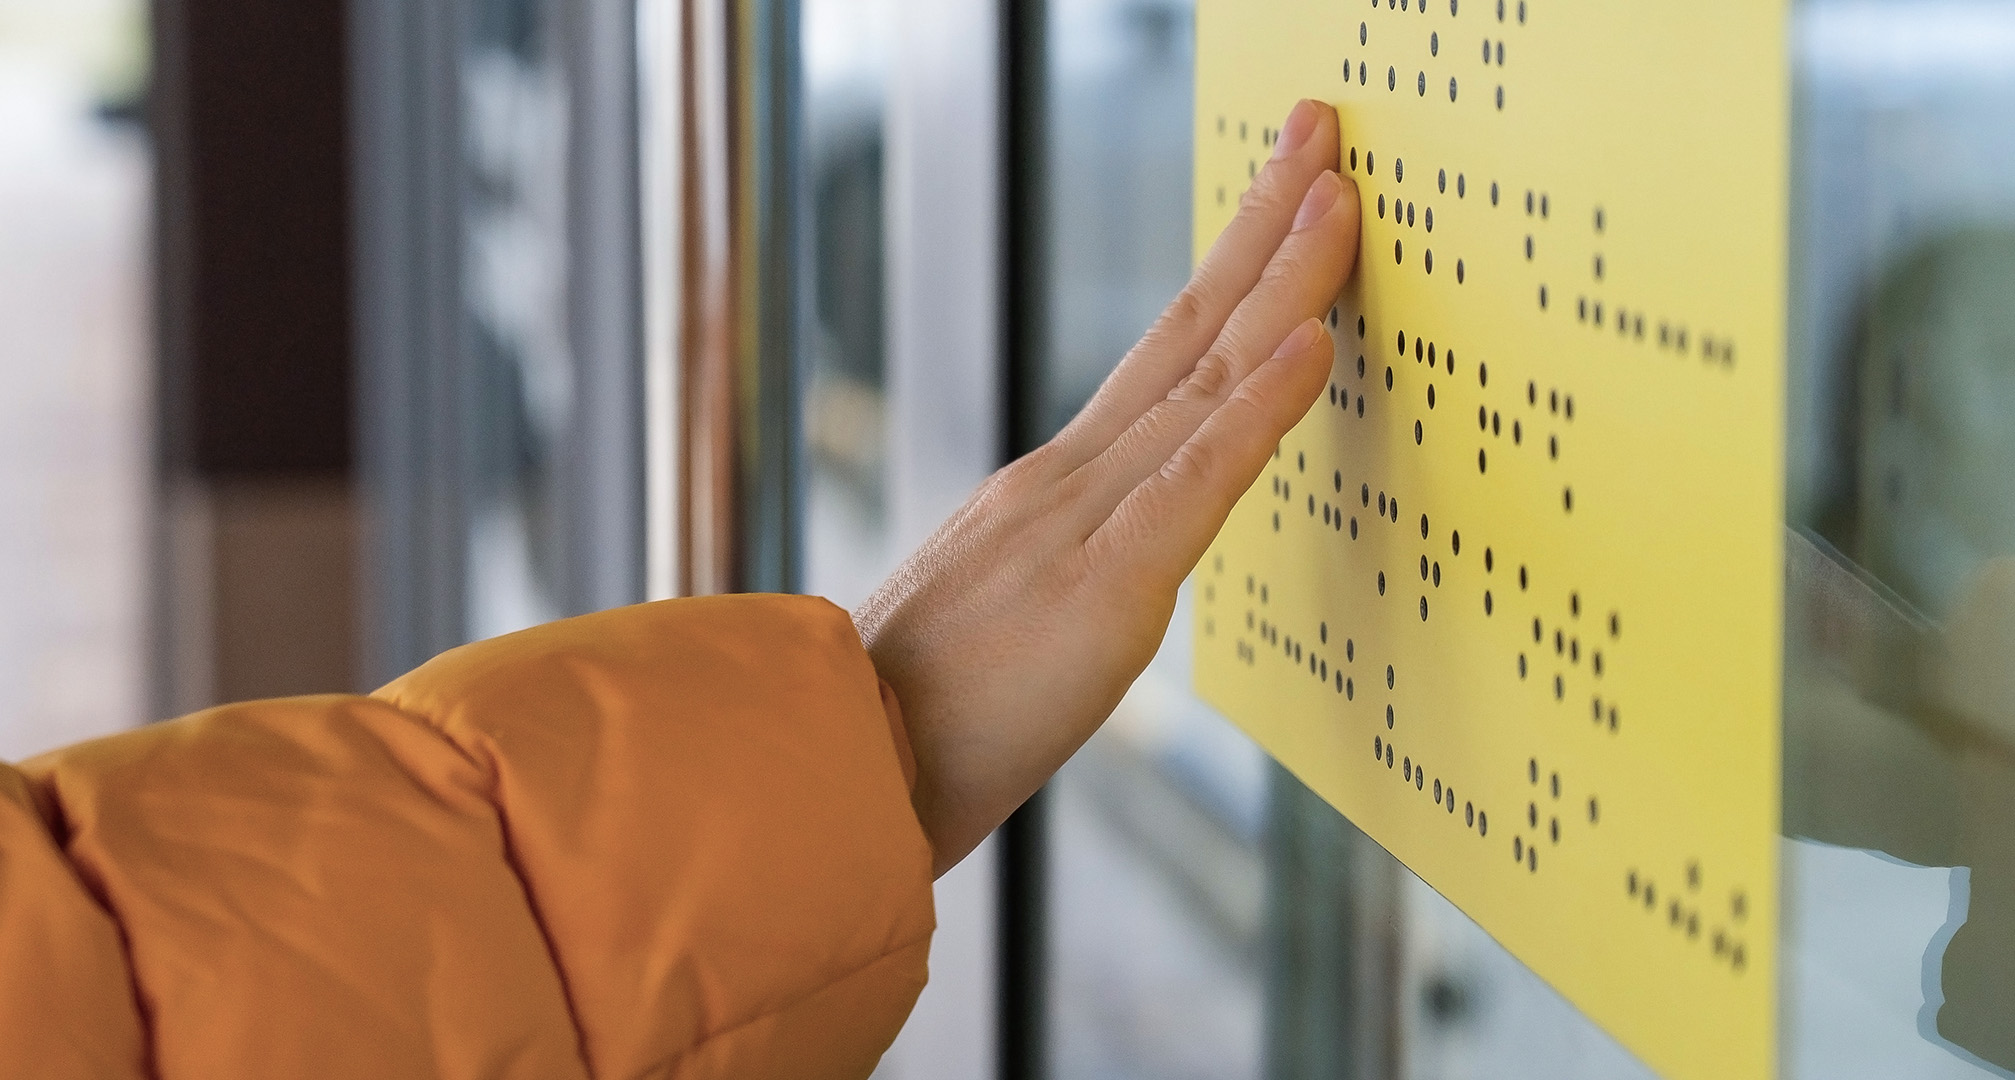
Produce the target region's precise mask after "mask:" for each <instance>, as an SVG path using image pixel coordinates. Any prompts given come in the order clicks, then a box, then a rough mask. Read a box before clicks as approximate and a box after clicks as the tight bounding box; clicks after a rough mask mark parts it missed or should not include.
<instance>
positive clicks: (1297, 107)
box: [1273, 98, 1317, 158]
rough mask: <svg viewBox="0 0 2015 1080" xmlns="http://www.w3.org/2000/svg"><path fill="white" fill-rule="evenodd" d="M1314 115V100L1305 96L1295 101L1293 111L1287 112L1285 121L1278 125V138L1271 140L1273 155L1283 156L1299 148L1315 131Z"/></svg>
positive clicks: (1315, 111)
mask: <svg viewBox="0 0 2015 1080" xmlns="http://www.w3.org/2000/svg"><path fill="white" fill-rule="evenodd" d="M1316 116H1317V109H1316V105H1315V102H1313V101H1310V100H1309V99H1307V98H1302V99H1301V100H1300V101H1297V102H1295V103H1294V109H1293V111H1291V112H1289V113H1288V114H1287V122H1286V123H1284V124H1282V125H1281V126H1280V138H1278V139H1275V140H1274V142H1273V156H1274V157H1277V158H1283V157H1286V156H1287V155H1289V154H1292V153H1294V152H1295V151H1296V150H1299V149H1301V147H1302V144H1303V143H1306V142H1307V141H1308V137H1309V135H1311V134H1313V133H1314V132H1315V120H1316Z"/></svg>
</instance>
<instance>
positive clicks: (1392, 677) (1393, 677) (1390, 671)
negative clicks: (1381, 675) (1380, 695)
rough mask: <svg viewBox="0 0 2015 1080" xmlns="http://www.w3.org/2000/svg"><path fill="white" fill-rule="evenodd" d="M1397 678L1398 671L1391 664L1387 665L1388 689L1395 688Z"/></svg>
mask: <svg viewBox="0 0 2015 1080" xmlns="http://www.w3.org/2000/svg"><path fill="white" fill-rule="evenodd" d="M1397 678H1398V672H1396V671H1395V670H1394V669H1393V666H1392V665H1391V664H1387V665H1385V688H1386V689H1387V690H1390V689H1392V688H1393V683H1394V681H1395V680H1396V679H1397Z"/></svg>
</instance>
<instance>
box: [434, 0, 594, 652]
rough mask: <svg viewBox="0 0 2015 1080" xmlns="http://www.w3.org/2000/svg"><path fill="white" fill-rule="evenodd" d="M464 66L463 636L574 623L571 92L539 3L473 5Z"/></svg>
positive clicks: (484, 0)
mask: <svg viewBox="0 0 2015 1080" xmlns="http://www.w3.org/2000/svg"><path fill="white" fill-rule="evenodd" d="M472 14H473V17H474V18H473V32H472V35H471V40H470V42H469V44H468V46H467V49H468V55H467V60H466V62H465V64H464V65H463V68H462V70H463V87H462V93H463V95H464V102H465V112H464V116H465V120H464V124H465V127H464V131H463V139H464V141H465V150H466V157H465V162H466V169H467V176H466V190H467V199H468V202H467V206H466V210H465V216H464V218H463V234H462V243H463V277H464V296H465V297H466V303H467V307H468V313H467V315H468V320H469V334H470V338H471V340H470V358H471V368H472V373H471V375H472V382H473V386H472V392H473V402H472V408H473V409H474V410H475V414H476V420H475V423H473V424H472V425H471V427H470V430H471V441H472V442H473V444H474V445H472V446H471V447H470V448H469V449H470V451H471V457H472V462H471V464H472V466H473V468H472V472H473V480H474V482H473V484H472V490H471V494H470V525H469V529H470V536H469V559H468V575H469V581H468V597H469V612H468V619H469V633H470V636H471V637H473V638H484V637H491V636H494V635H496V634H502V633H507V632H509V631H512V630H518V629H522V628H524V627H526V626H530V625H532V624H534V623H538V622H543V621H545V620H548V619H554V618H558V617H559V616H561V615H564V614H568V612H567V611H566V610H565V604H564V602H563V599H562V598H563V597H564V596H565V595H566V582H565V577H564V575H565V573H566V564H565V554H566V547H565V539H564V538H565V530H566V523H565V521H564V520H563V518H562V514H563V507H562V504H561V499H560V485H561V477H560V476H559V475H558V473H559V464H558V463H559V460H560V455H561V452H562V444H563V442H564V440H565V439H566V438H567V435H568V425H569V424H570V422H571V420H572V417H573V416H574V389H575V370H574V357H573V356H572V354H571V351H570V349H569V346H568V338H567V326H568V312H567V82H566V78H565V75H564V73H563V71H562V69H561V66H560V61H559V58H558V56H557V48H558V45H557V42H556V41H555V40H554V38H555V36H556V35H555V27H554V18H553V15H554V13H553V12H552V11H551V10H549V7H548V5H545V4H543V3H541V2H540V0H477V3H476V4H475V6H474V9H473V13H472Z"/></svg>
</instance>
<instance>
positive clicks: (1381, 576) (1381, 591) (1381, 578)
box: [1378, 570, 1385, 596]
mask: <svg viewBox="0 0 2015 1080" xmlns="http://www.w3.org/2000/svg"><path fill="white" fill-rule="evenodd" d="M1378 595H1380V596H1384V595H1385V571H1383V570H1380V571H1379V572H1378Z"/></svg>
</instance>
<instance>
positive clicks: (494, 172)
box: [0, 0, 2015, 1080]
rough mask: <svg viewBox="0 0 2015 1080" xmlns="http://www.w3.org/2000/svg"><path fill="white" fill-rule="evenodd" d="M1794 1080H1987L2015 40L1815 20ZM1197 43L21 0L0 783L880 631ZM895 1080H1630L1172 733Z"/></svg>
mask: <svg viewBox="0 0 2015 1080" xmlns="http://www.w3.org/2000/svg"><path fill="white" fill-rule="evenodd" d="M1792 17H1793V27H1792V33H1791V41H1792V43H1793V45H1792V48H1793V55H1792V57H1791V58H1790V63H1791V66H1792V70H1793V72H1794V84H1795V92H1796V95H1797V101H1796V106H1797V109H1796V111H1797V127H1796V133H1795V136H1794V147H1793V157H1794V160H1795V162H1796V167H1795V173H1796V175H1795V183H1794V190H1793V195H1792V198H1793V207H1792V210H1793V220H1794V230H1793V234H1792V237H1791V239H1790V242H1791V244H1792V248H1793V256H1794V265H1795V267H1796V269H1795V282H1794V285H1795V289H1794V292H1795V301H1794V305H1793V310H1792V311H1791V313H1790V319H1791V326H1792V331H1793V333H1792V339H1793V355H1792V358H1791V359H1792V363H1791V402H1792V406H1791V409H1792V412H1791V417H1790V421H1791V424H1790V432H1791V433H1790V444H1789V446H1788V453H1789V459H1790V463H1791V473H1790V481H1791V482H1790V490H1789V498H1788V502H1787V506H1786V529H1787V547H1788V549H1789V558H1788V560H1787V566H1786V597H1787V612H1788V615H1787V649H1786V652H1787V659H1786V665H1787V670H1786V684H1787V689H1786V709H1785V723H1786V751H1787V752H1786V774H1785V793H1786V807H1785V838H1784V842H1783V844H1784V848H1783V850H1784V856H1785V867H1786V875H1787V882H1786V898H1787V913H1786V926H1785V948H1786V955H1787V962H1786V964H1785V972H1784V979H1785V983H1784V1009H1783V1054H1782V1058H1783V1063H1784V1072H1785V1075H1787V1076H1793V1077H1802V1078H1812V1080H1820V1078H1826V1080H1832V1078H1840V1077H1902V1076H1908V1077H1913V1078H1941V1080H1942V1078H1948V1077H1949V1078H1954V1080H1959V1078H1972V1077H1986V1076H2015V1034H2011V1033H2015V1026H2011V1025H2009V1024H2008V1023H2007V1022H2006V1021H2007V1018H2008V1017H2010V1016H2015V682H2011V681H2010V678H2011V677H2010V675H2009V674H2008V673H2009V672H2010V671H2011V670H2015V664H2011V663H2010V660H2011V659H2015V317H2011V315H2010V311H2011V305H2010V303H2009V298H2010V297H2011V296H2015V123H2011V122H2010V119H2009V118H2010V117H2015V3H2011V2H2008V0H1800V2H1798V3H1797V4H1795V5H1794V11H1793V16H1792ZM1192 54H1193V41H1192V9H1191V6H1190V2H1189V0H425V2H422V3H406V2H400V0H296V2H295V3H290V4H286V5H272V4H264V3H258V2H255V0H152V2H151V3H142V2H138V0H0V701H4V702H5V703H6V705H5V706H4V708H0V756H4V757H6V758H9V759H19V758H22V757H25V756H29V755H32V754H34V753H37V752H40V751H42V750H45V749H48V748H51V747H54V746H57V745H61V744H63V743H66V742H71V741H74V740H77V739H81V738H86V737H90V736H93V735H97V734H102V733H106V732H110V731H116V730H119V729H121V728H125V727H130V726H132V725H135V724H140V723H144V722H147V721H149V720H153V719H157V718H161V717H166V716H172V715H176V714H178V713H182V712H186V711H189V710H192V709H197V708H201V707H204V706H206V705H208V704H211V703H214V702H218V701H223V700H232V699H240V698H246V697H256V696H265V695H273V694H290V693H305V692H320V691H339V690H357V689H365V688H368V687H370V686H372V685H375V684H377V683H378V682H381V681H383V680H385V679H387V678H389V677H391V676H392V675H394V674H396V673H398V672H399V671H401V670H404V669H405V668H406V667H409V666H411V665H413V664H415V663H418V662H419V661H421V660H423V659H425V658H426V657H427V656H430V655H432V654H433V653H434V652H437V651H439V650H441V649H444V648H448V647H451V646H453V645H455V644H459V643H461V642H463V641H467V640H472V639H475V638H480V637H485V636H489V635H493V634H497V633H502V632H506V631H509V630H512V629H516V628H519V627H522V626H526V625H530V624H532V623H535V622H538V621H541V620H545V619H550V618H554V617H559V616H563V615H568V614H573V613H577V612H584V611H590V610H596V609H599V608H603V607H608V606H613V605H617V604H622V603H629V602H633V601H637V600H642V599H646V598H654V597H663V596H673V595H687V594H698V593H708V592H720V591H734V590H743V589H783V590H795V591H805V592H813V593H819V594H822V595H826V596H830V597H832V598H833V599H834V600H836V601H837V602H839V603H841V604H843V605H851V604H854V603H856V602H858V601H859V600H860V599H862V598H863V597H865V596H866V595H867V593H868V592H869V591H870V590H871V589H872V588H873V587H874V586H875V584H876V583H878V582H879V581H880V580H881V579H882V577H883V576H885V575H886V574H887V573H888V572H889V571H890V570H891V569H893V568H894V566H895V565H896V564H897V562H898V561H899V560H900V559H901V558H902V556H903V555H904V554H905V553H906V552H907V551H908V550H910V549H911V548H913V547H914V546H915V545H916V544H917V543H918V542H919V541H920V540H921V539H922V538H923V537H924V536H926V535H927V534H928V533H929V531H930V530H931V529H932V528H933V527H934V526H935V525H936V523H937V522H938V521H940V520H941V519H942V518H943V517H944V516H945V515H946V514H948V513H949V512H950V511H951V510H952V509H954V508H955V507H956V506H957V505H958V504H959V503H960V501H962V499H963V498H964V497H965V495H966V494H967V493H969V492H970V491H971V490H972V488H973V487H974V486H976V485H977V484H978V483H979V482H980V481H981V480H982V479H983V478H984V477H985V476H986V475H987V474H988V473H989V472H990V471H992V470H993V469H994V468H996V467H998V466H999V465H1000V464H1001V463H1003V462H1004V461H1006V460H1009V459H1010V458H1012V457H1013V456H1014V455H1016V454H1018V453H1020V452H1023V451H1025V450H1026V449H1028V448H1030V447H1032V446H1034V445H1036V444H1037V443H1039V442H1040V441H1042V440H1043V439H1045V438H1047V437H1048V435H1050V434H1051V433H1053V432H1054V431H1055V430H1056V429H1057V428H1059V427H1060V426H1061V425H1062V424H1063V423H1064V422H1065V421H1066V420H1067V419H1068V418H1069V417H1070V416H1071V415H1072V413H1073V412H1074V411H1075V410H1076V409H1077V408H1078V406H1079V405H1080V404H1081V403H1082V402H1083V401H1084V400H1085V399H1086V398H1087V397H1088V396H1089V394H1090V393H1091V392H1092V390H1093V389H1094V388H1095V387H1096V386H1097V384H1098V382H1099V380H1100V379H1101V378H1103V377H1104V375H1105V373H1106V372H1107V371H1109V370H1110V368H1111V366H1112V365H1113V364H1114V363H1115V362H1116V361H1117V359H1118V358H1119V357H1120V356H1121V355H1122V354H1123V353H1124V351H1125V350H1126V349H1127V348H1128V347H1129V346H1130V345H1131V344H1132V343H1133V341H1134V340H1135V339H1136V338H1137V337H1138V336H1139V334H1140V333H1141V332H1142V330H1143V329H1144V328H1145V327H1146V326H1147V324H1148V322H1149V321H1150V320H1151V319H1152V318H1153V317H1154V316H1155V314H1156V313H1157V312H1158V311H1159V310H1160V308H1161V306H1162V305H1163V304H1164V303H1165V302H1166V301H1167V299H1168V298H1169V297H1170V296H1172V295H1173V294H1174V292H1175V291H1176V290H1177V289H1178V288H1179V287H1180V286H1181V284H1182V283H1183V281H1184V280H1185V278H1186V276H1187V272H1188V267H1189V262H1190V253H1189V235H1190V228H1189V207H1190V192H1189V176H1190V154H1191V147H1190V143H1189V140H1190V131H1191V115H1190V110H1191V96H1190V93H1191V91H1190V84H1191V70H1192ZM1188 625H1189V622H1188V616H1187V613H1186V611H1183V612H1178V614H1177V616H1176V619H1175V622H1174V625H1173V629H1172V630H1171V633H1170V637H1169V640H1168V641H1167V643H1166V644H1165V646H1164V648H1163V649H1162V651H1161V654H1160V655H1159V656H1158V657H1157V659H1156V660H1155V662H1154V664H1153V666H1152V667H1151V668H1150V669H1149V671H1148V673H1147V674H1146V675H1145V676H1144V677H1143V678H1142V679H1141V681H1140V682H1139V684H1138V685H1137V686H1136V687H1135V689H1134V691H1133V692H1132V693H1131V694H1130V695H1129V696H1128V697H1127V699H1126V700H1125V702H1124V703H1123V704H1122V706H1121V707H1120V709H1119V711H1118V712H1117V713H1116V714H1115V716H1114V717H1113V719H1112V721H1111V722H1110V723H1109V724H1108V725H1107V726H1106V728H1105V729H1104V730H1103V731H1102V732H1101V733H1100V734H1099V735H1098V736H1096V737H1095V738H1094V739H1093V740H1092V742H1091V743H1090V745H1088V746H1087V747H1086V748H1085V750H1084V752H1083V753H1081V754H1080V755H1079V756H1078V757H1077V758H1076V759H1075V760H1074V761H1073V762H1071V764H1070V765H1068V766H1067V767H1066V768H1065V769H1064V771H1063V772H1062V773H1061V774H1060V775H1059V776H1058V777H1057V779H1056V781H1055V782H1054V783H1053V784H1052V785H1050V787H1049V788H1048V789H1047V790H1046V791H1045V792H1043V793H1042V794H1041V795H1039V796H1038V797H1037V799H1036V800H1034V801H1033V802H1032V803H1031V804H1030V805H1029V807H1027V808H1026V809H1025V810H1024V811H1023V812H1022V813H1021V814H1020V815H1018V816H1017V818H1016V819H1015V820H1013V821H1012V822H1010V824H1009V825H1008V826H1006V827H1005V828H1004V829H1003V830H1002V832H1001V833H1000V834H999V835H997V836H996V837H995V838H993V839H992V840H990V841H988V843H987V844H986V845H985V846H983V847H982V849H981V850H980V851H979V852H978V853H977V854H976V855H975V856H974V857H973V858H971V859H969V860H967V862H966V863H964V864H962V865H961V866H960V867H959V868H958V869H956V870H955V871H954V872H952V873H951V874H949V875H947V877H946V878H945V879H943V880H942V881H941V882H940V883H939V890H938V904H939V912H940V922H941V924H942V926H941V930H940V932H939V935H938V937H937V939H936V941H935V943H934V945H933V954H932V968H933V981H932V984H931V986H930V988H929V989H928V990H927V991H926V992H925V995H924V998H923V1000H922V1001H921V1002H920V1003H919V1006H918V1009H917V1012H916V1014H915V1015H914V1017H913V1018H912V1020H911V1022H910V1025H909V1027H908V1028H906V1029H905V1031H904V1033H903V1035H902V1037H901V1038H900V1039H899V1040H898V1042H897V1044H896V1046H895V1048H894V1049H893V1050H892V1051H891V1052H890V1053H889V1055H888V1056H887V1057H886V1058H885V1059H884V1062H883V1064H882V1067H881V1070H880V1072H879V1073H878V1074H877V1075H878V1076H880V1077H883V1078H885V1080H894V1078H904V1080H918V1078H926V1077H928V1078H942V1077H957V1078H965V1077H971V1078H988V1077H998V1078H1000V1080H1024V1078H1035V1077H1055V1078H1059V1080H1066V1078H1068V1080H1135V1078H1138V1080H1163V1078H1167V1080H1189V1078H1198V1080H1202V1078H1225V1080H1244V1078H1252V1080H1260V1078H1268V1080H1299V1078H1310V1080H1314V1078H1332V1077H1333V1078H1401V1077H1404V1078H1418V1080H1430V1078H1450V1080H1454V1078H1467V1077H1476V1078H1483V1077H1489V1078H1515V1077H1534V1078H1541V1077H1544V1078H1548V1080H1556V1078H1570V1080H1572V1078H1589V1080H1595V1078H1601V1080H1613V1078H1628V1077H1636V1076H1646V1075H1648V1074H1647V1073H1646V1072H1645V1070H1644V1069H1643V1067H1642V1066H1640V1065H1639V1064H1638V1063H1636V1062H1635V1060H1634V1059H1633V1058H1632V1057H1631V1056H1630V1055H1629V1053H1628V1052H1627V1051H1625V1050H1623V1049H1622V1048H1621V1047H1620V1046H1618V1045H1617V1044H1616V1043H1614V1042H1613V1041H1612V1040H1610V1039H1609V1038H1608V1036H1606V1035H1605V1034H1604V1033H1602V1032H1601V1031H1600V1030H1599V1029H1597V1028H1595V1027H1594V1026H1593V1025H1591V1024H1589V1023H1588V1022H1587V1021H1586V1020H1585V1019H1583V1018H1582V1017H1581V1016H1580V1015H1579V1014H1578V1013H1577V1012H1576V1011H1575V1010H1574V1009H1573V1008H1572V1007H1571V1006H1569V1005H1567V1004H1566V1003H1565V1002H1564V1001H1563V1000H1562V999H1560V998H1559V997H1558V996H1557V995H1556V994H1554V993H1553V992H1552V991H1551V989H1550V988H1548V987H1547V986H1546V985H1545V984H1544V983H1542V982H1541V981H1540V980H1538V979H1537V978H1536V977H1534V976H1533V975H1532V974H1531V973H1530V972H1529V971H1527V970H1526V969H1525V968H1524V967H1523V965H1521V964H1520V963H1519V962H1518V961H1517V960H1516V959H1515V958H1513V957H1511V956H1510V955H1509V954H1507V953H1506V952H1505V951H1504V950H1502V949H1501V948H1499V947H1498V946H1497V945H1496V944H1495V943H1494V942H1493V941H1492V940H1491V939H1490V938H1489V937H1488V936H1487V935H1486V934H1484V933H1483V932H1482V931H1481V930H1479V929H1478V928H1477V927H1476V926H1475V924H1474V923H1472V922H1470V921H1469V920H1468V919H1467V918H1466V917H1465V916H1463V915H1462V914H1461V913H1460V912H1459V911H1457V910H1456V909H1454V908H1453V907H1452V906H1450V905H1449V904H1447V903H1446V902H1445V901H1443V900H1442V899H1441V898H1440V897H1439V896H1438V895H1437V894H1436V893H1435V892H1434V891H1433V890H1432V889H1430V888H1428V887H1427V886H1426V885H1424V884H1423V883H1422V882H1420V881H1419V880H1418V879H1417V878H1415V877H1414V876H1413V875H1412V874H1411V873H1409V872H1408V871H1407V870H1406V869H1405V868H1404V867H1403V866H1400V865H1399V864H1398V863H1397V862H1396V861H1394V860H1393V859H1391V858H1390V857H1389V856H1388V855H1386V854H1385V853H1384V851H1383V850H1382V849H1380V848H1379V847H1378V846H1377V845H1376V844H1375V843H1373V842H1371V841H1369V840H1368V839H1367V838H1365V837H1364V836H1363V835H1361V834H1359V833H1358V832H1357V831H1356V830H1355V829H1354V828H1352V826H1351V825H1350V824H1349V823H1348V822H1347V821H1345V820H1344V819H1343V818H1341V817H1340V816H1338V815H1337V814H1336V813H1335V812H1334V811H1332V810H1330V809H1328V808H1327V807H1326V806H1325V805H1324V804H1322V803H1321V802H1320V801H1319V800H1316V799H1314V798H1313V797H1312V796H1311V795H1309V794H1308V792H1307V791H1306V790H1305V789H1303V788H1302V787H1301V786H1300V785H1299V784H1298V783H1297V782H1296V781H1295V780H1294V779H1293V778H1292V777H1291V776H1289V775H1288V774H1286V773H1285V772H1283V771H1282V770H1280V769H1278V768H1276V767H1275V766H1273V765H1272V764H1271V763H1270V762H1269V761H1268V759H1267V758H1266V757H1265V756H1264V755H1263V754H1262V753H1260V752H1259V751H1258V750H1257V748H1256V747H1254V746H1253V744H1252V743H1251V742H1250V741H1249V740H1247V739H1246V738H1245V737H1244V736H1243V735H1242V734H1240V733H1239V732H1238V731H1237V730H1236V729H1235V728H1233V727H1232V726H1230V725H1229V724H1227V723H1226V722H1225V721H1224V720H1223V719H1222V718H1221V717H1219V716H1217V715H1216V714H1215V713H1214V712H1213V711H1212V710H1210V709H1209V708H1208V707H1207V706H1205V705H1203V704H1202V703H1201V702H1200V701H1198V700H1197V699H1196V697H1195V696H1194V695H1193V694H1192V692H1191V690H1190V682H1189V672H1188V642H1187V640H1186V635H1187V629H1188Z"/></svg>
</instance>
